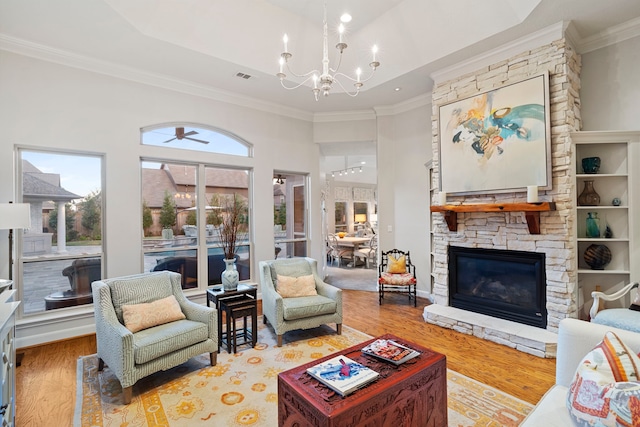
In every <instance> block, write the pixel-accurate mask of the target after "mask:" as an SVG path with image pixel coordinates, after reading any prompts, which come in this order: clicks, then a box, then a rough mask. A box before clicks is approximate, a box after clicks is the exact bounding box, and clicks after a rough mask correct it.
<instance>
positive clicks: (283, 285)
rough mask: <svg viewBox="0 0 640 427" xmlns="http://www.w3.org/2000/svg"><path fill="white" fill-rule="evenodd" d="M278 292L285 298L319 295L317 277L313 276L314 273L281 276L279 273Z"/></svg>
mask: <svg viewBox="0 0 640 427" xmlns="http://www.w3.org/2000/svg"><path fill="white" fill-rule="evenodd" d="M276 292H278V293H279V294H280V295H281V296H282V297H283V298H294V297H309V296H313V295H318V292H317V291H316V279H315V278H314V277H313V274H309V275H308V276H298V277H291V276H281V275H279V274H278V284H277V285H276Z"/></svg>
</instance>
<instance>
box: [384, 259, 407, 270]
mask: <svg viewBox="0 0 640 427" xmlns="http://www.w3.org/2000/svg"><path fill="white" fill-rule="evenodd" d="M388 260H389V263H388V264H387V273H392V274H398V273H406V272H407V261H406V259H405V257H404V255H402V256H401V257H400V258H398V259H396V258H394V257H392V256H391V255H389V256H388Z"/></svg>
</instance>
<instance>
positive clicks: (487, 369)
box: [16, 290, 555, 427]
mask: <svg viewBox="0 0 640 427" xmlns="http://www.w3.org/2000/svg"><path fill="white" fill-rule="evenodd" d="M343 300H344V307H343V313H344V324H345V325H347V326H350V327H352V328H355V329H358V330H360V331H362V332H365V333H367V334H369V335H372V336H377V335H381V334H383V333H393V334H395V335H398V336H401V337H403V338H405V339H407V340H409V341H414V342H416V343H418V344H421V345H423V346H425V347H428V348H431V349H433V350H435V351H438V352H440V353H443V354H445V355H446V356H447V367H448V368H449V369H452V370H454V371H457V372H460V373H461V374H464V375H466V376H468V377H471V378H474V379H476V380H478V381H480V382H483V383H485V384H489V385H491V386H493V387H495V388H497V389H499V390H502V391H504V392H506V393H509V394H511V395H513V396H516V397H519V398H520V399H522V400H525V401H527V402H530V403H536V402H537V401H538V400H540V398H541V397H542V395H543V394H544V393H545V392H546V391H547V390H548V389H549V388H550V387H551V386H552V385H553V383H554V377H555V359H541V358H539V357H535V356H530V355H528V354H525V353H522V352H519V351H517V350H513V349H511V348H508V347H505V346H502V345H498V344H494V343H492V342H488V341H484V340H481V339H478V338H475V337H473V336H469V335H464V334H460V333H458V332H455V331H452V330H450V329H444V328H440V327H438V326H434V325H430V324H428V323H425V322H424V320H423V319H422V308H423V307H424V305H426V304H427V303H428V302H427V301H426V300H420V299H418V307H413V304H409V303H408V301H407V298H406V297H405V296H401V295H390V296H385V300H386V301H385V303H384V304H383V305H382V306H380V305H378V294H377V293H376V292H366V291H351V290H345V291H344V293H343ZM95 352H96V344H95V336H93V335H91V336H85V337H79V338H74V339H70V340H65V341H60V342H54V343H49V344H44V345H40V346H35V347H30V348H24V349H18V350H17V353H18V354H21V353H22V354H23V357H22V360H21V365H20V366H19V367H18V368H17V370H16V425H17V426H21V427H27V426H28V427H40V426H48V427H49V426H70V425H72V421H73V410H74V405H75V393H76V387H75V384H76V362H77V359H78V357H80V356H84V355H88V354H93V353H95Z"/></svg>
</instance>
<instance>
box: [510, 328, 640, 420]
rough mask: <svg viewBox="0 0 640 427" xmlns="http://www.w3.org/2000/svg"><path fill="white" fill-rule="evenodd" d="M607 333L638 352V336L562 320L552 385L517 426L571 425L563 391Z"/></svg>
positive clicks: (639, 338)
mask: <svg viewBox="0 0 640 427" xmlns="http://www.w3.org/2000/svg"><path fill="white" fill-rule="evenodd" d="M607 331H613V332H614V333H615V334H616V335H618V337H620V339H621V340H622V341H623V342H624V343H625V344H627V345H628V346H629V347H630V348H631V349H632V350H633V351H634V352H635V353H638V352H640V333H637V332H631V331H625V330H622V329H617V328H614V327H611V326H604V325H598V324H595V323H589V322H585V321H582V320H577V319H563V320H562V321H560V326H559V330H558V352H557V359H556V383H555V385H554V386H553V387H551V389H549V391H547V393H545V395H544V396H543V397H542V399H541V400H540V402H538V404H537V405H536V407H535V408H534V409H533V411H532V412H531V413H530V414H529V416H528V417H527V418H526V419H525V420H524V421H523V423H522V424H520V427H534V426H535V427H570V426H573V425H574V424H573V422H572V420H571V417H570V416H569V410H568V409H567V405H566V402H567V391H568V387H569V385H570V384H571V381H573V376H574V374H575V372H576V369H577V367H578V364H579V363H580V361H581V360H582V358H583V357H584V356H585V355H586V354H587V353H588V352H589V351H590V350H591V349H593V348H594V347H595V346H596V345H597V344H598V343H599V342H600V341H602V338H604V334H605V333H606V332H607Z"/></svg>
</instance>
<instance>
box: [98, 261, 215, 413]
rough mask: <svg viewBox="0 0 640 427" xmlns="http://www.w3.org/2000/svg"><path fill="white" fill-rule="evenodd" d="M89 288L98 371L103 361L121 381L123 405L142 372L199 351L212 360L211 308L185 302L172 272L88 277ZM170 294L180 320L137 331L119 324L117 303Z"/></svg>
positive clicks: (120, 308)
mask: <svg viewBox="0 0 640 427" xmlns="http://www.w3.org/2000/svg"><path fill="white" fill-rule="evenodd" d="M92 288H93V301H94V308H95V321H96V339H97V344H98V357H99V359H100V361H99V366H98V370H102V368H103V367H104V364H105V363H106V364H107V365H108V366H109V368H111V369H112V370H113V372H114V374H115V375H116V377H117V378H118V380H119V381H120V385H121V386H122V389H123V401H124V403H125V404H127V403H129V402H130V401H131V396H132V387H133V385H134V384H135V383H136V382H137V381H138V380H139V379H141V378H144V377H146V376H147V375H150V374H153V373H154V372H158V371H161V370H166V369H169V368H172V367H174V366H177V365H180V364H181V363H183V362H186V361H187V360H189V359H190V358H192V357H194V356H197V355H199V354H202V353H210V357H211V365H212V366H213V365H215V364H216V357H217V352H218V315H217V311H216V309H215V308H210V307H205V306H203V305H200V304H196V303H194V302H191V301H189V300H188V299H187V298H186V297H185V296H184V294H183V293H182V289H181V287H180V275H179V274H178V273H174V272H170V271H159V272H153V273H143V274H136V275H132V276H124V277H116V278H113V279H103V280H98V281H95V282H93V284H92ZM170 295H173V296H175V298H176V300H177V302H178V304H179V305H180V311H182V313H183V314H184V316H185V317H186V318H185V319H183V320H174V321H171V322H169V323H164V324H160V325H158V326H152V327H148V328H146V329H142V330H140V331H137V332H131V331H130V330H129V329H127V328H126V327H125V324H124V320H123V306H125V305H129V306H131V305H137V304H143V303H152V302H154V301H158V300H161V299H163V298H167V297H169V296H170ZM137 307H141V306H137ZM127 309H128V308H127ZM132 329H134V328H132Z"/></svg>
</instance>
